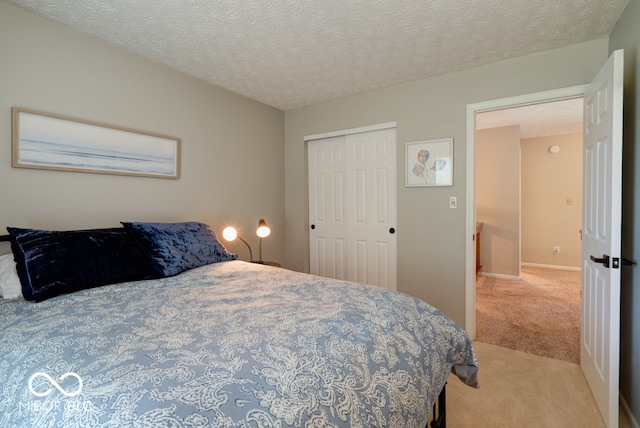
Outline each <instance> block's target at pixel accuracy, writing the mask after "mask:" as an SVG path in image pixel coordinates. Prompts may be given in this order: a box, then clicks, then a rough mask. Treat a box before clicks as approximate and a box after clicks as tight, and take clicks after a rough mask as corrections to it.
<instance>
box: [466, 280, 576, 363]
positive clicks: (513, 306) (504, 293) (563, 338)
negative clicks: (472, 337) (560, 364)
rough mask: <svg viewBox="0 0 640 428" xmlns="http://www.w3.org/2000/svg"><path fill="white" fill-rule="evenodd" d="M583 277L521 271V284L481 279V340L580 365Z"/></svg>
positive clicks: (478, 289)
mask: <svg viewBox="0 0 640 428" xmlns="http://www.w3.org/2000/svg"><path fill="white" fill-rule="evenodd" d="M580 275H581V273H580V272H578V271H567V270H559V269H546V268H535V267H523V268H522V271H521V280H520V281H517V280H516V281H514V280H507V279H499V278H492V277H484V276H481V277H480V278H478V281H477V284H476V337H477V340H478V341H480V342H484V343H490V344H493V345H498V346H502V347H504V348H509V349H515V350H518V351H523V352H527V353H530V354H535V355H540V356H543V357H548V358H555V359H558V360H564V361H569V362H571V363H575V364H580Z"/></svg>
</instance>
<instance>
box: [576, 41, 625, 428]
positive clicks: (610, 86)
mask: <svg viewBox="0 0 640 428" xmlns="http://www.w3.org/2000/svg"><path fill="white" fill-rule="evenodd" d="M623 58H624V57H623V51H622V50H618V51H615V52H614V53H613V54H612V55H611V57H610V58H609V60H608V61H607V63H606V64H605V65H604V67H603V68H602V69H601V70H600V73H598V76H597V77H596V78H595V79H594V80H593V82H592V83H591V85H589V88H588V90H587V92H586V93H585V97H584V114H585V120H584V199H583V204H584V206H583V225H582V227H583V240H582V332H581V340H580V365H581V366H582V370H583V372H584V375H585V377H586V379H587V382H588V383H589V387H590V388H591V391H592V393H593V396H594V398H595V400H596V403H597V404H598V407H599V409H600V412H601V413H602V417H603V419H604V421H605V423H606V425H607V427H617V426H618V394H619V393H618V389H619V369H620V266H621V261H620V260H621V256H620V233H621V223H622V222H621V216H622V215H621V213H622V211H621V205H622V203H621V202H622V201H621V188H622V93H623Z"/></svg>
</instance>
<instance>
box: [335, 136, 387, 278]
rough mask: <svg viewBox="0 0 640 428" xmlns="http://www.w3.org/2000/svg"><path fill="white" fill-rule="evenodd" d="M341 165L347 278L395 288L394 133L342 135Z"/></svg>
mask: <svg viewBox="0 0 640 428" xmlns="http://www.w3.org/2000/svg"><path fill="white" fill-rule="evenodd" d="M345 163H346V166H347V176H346V185H347V198H346V204H347V209H346V212H347V219H346V227H347V231H348V234H349V239H348V240H347V260H350V259H353V260H357V262H356V263H353V264H351V263H347V278H348V279H351V280H354V281H358V282H364V283H367V284H372V285H377V286H380V287H386V288H391V289H396V288H397V284H396V275H397V267H396V254H397V250H396V245H397V244H396V242H397V238H396V235H395V232H394V233H390V230H391V229H392V228H394V230H395V227H396V181H397V180H396V138H395V129H385V130H381V131H373V132H368V133H364V134H354V135H347V136H346V139H345ZM381 247H386V250H385V251H380V248H381ZM381 265H384V266H385V267H384V268H382V269H381V268H380V266H381Z"/></svg>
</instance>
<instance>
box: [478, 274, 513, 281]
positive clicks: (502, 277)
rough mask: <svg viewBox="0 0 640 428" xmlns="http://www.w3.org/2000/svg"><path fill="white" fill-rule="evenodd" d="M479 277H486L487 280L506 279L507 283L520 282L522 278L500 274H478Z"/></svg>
mask: <svg viewBox="0 0 640 428" xmlns="http://www.w3.org/2000/svg"><path fill="white" fill-rule="evenodd" d="M480 276H486V277H488V278H498V279H508V280H509V281H520V280H521V279H522V278H520V277H519V276H513V275H502V274H500V273H489V272H480Z"/></svg>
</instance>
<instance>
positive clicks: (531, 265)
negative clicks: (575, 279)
mask: <svg viewBox="0 0 640 428" xmlns="http://www.w3.org/2000/svg"><path fill="white" fill-rule="evenodd" d="M520 266H528V267H538V268H545V269H560V270H572V271H575V272H580V271H581V270H582V269H581V268H580V267H575V266H558V265H544V264H540V263H525V262H522V263H520Z"/></svg>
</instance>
